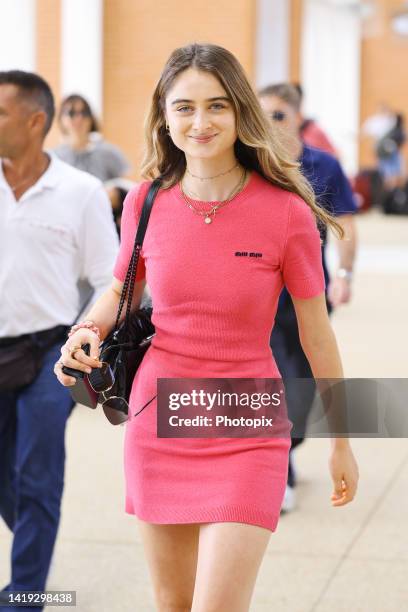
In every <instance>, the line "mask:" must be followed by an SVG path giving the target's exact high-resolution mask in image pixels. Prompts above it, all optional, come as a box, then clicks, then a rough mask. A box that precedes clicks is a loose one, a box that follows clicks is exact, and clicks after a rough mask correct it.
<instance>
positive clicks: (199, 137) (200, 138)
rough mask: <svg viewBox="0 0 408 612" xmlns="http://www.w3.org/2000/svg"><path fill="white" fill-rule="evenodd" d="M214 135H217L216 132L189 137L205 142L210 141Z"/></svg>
mask: <svg viewBox="0 0 408 612" xmlns="http://www.w3.org/2000/svg"><path fill="white" fill-rule="evenodd" d="M215 136H217V134H210V135H209V136H190V138H192V139H193V140H195V141H196V142H199V143H202V144H205V143H206V142H210V141H211V140H212V139H213V138H215Z"/></svg>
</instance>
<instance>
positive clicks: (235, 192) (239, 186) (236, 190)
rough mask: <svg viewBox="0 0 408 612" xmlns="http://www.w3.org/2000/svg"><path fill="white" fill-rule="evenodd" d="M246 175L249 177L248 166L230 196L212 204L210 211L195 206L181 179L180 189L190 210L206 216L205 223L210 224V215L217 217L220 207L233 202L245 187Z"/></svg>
mask: <svg viewBox="0 0 408 612" xmlns="http://www.w3.org/2000/svg"><path fill="white" fill-rule="evenodd" d="M246 177H247V171H246V168H244V171H243V173H242V175H241V178H240V180H239V182H238V184H237V185H235V187H234V188H233V190H232V191H231V193H230V194H229V196H228V197H227V198H226V199H225V200H222V201H221V202H220V203H219V204H215V205H214V206H211V207H210V210H208V211H203V210H198V209H197V208H196V207H195V206H193V204H192V202H191V200H190V199H189V197H188V196H187V194H186V193H185V192H184V190H183V185H182V182H181V181H180V191H181V195H182V196H183V199H184V201H185V203H186V204H187V206H188V207H189V208H190V210H192V211H193V213H195V214H196V215H200V216H202V217H204V223H206V224H207V225H209V224H210V223H212V218H211V216H210V215H212V216H213V217H214V218H215V214H216V212H217V211H218V210H219V209H220V208H223V207H224V206H226V205H227V204H229V202H231V200H232V199H233V198H234V197H235V196H236V195H238V193H239V192H240V191H241V190H242V189H243V187H244V185H245V181H246Z"/></svg>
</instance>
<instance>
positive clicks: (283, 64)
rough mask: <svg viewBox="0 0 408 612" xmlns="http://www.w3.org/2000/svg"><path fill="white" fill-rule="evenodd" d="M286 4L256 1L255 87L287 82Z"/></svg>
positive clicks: (274, 0)
mask: <svg viewBox="0 0 408 612" xmlns="http://www.w3.org/2000/svg"><path fill="white" fill-rule="evenodd" d="M289 9H290V1H289V0H258V1H257V20H256V28H257V31H256V52H255V58H256V86H257V87H258V88H261V87H265V86H266V85H270V84H272V83H279V82H282V81H287V80H288V78H289V53H290V51H289V34H290V29H289Z"/></svg>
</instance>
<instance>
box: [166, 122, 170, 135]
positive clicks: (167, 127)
mask: <svg viewBox="0 0 408 612" xmlns="http://www.w3.org/2000/svg"><path fill="white" fill-rule="evenodd" d="M166 132H167V133H169V132H170V128H169V124H168V123H166Z"/></svg>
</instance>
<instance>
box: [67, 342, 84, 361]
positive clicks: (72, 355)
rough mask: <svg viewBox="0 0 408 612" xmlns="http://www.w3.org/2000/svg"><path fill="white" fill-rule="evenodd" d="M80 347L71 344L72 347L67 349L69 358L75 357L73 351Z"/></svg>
mask: <svg viewBox="0 0 408 612" xmlns="http://www.w3.org/2000/svg"><path fill="white" fill-rule="evenodd" d="M80 348H81V347H80V346H78V345H77V344H76V345H75V346H73V347H72V348H70V349H68V350H69V356H70V357H71V359H75V353H76V352H77V351H79V349H80Z"/></svg>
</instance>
